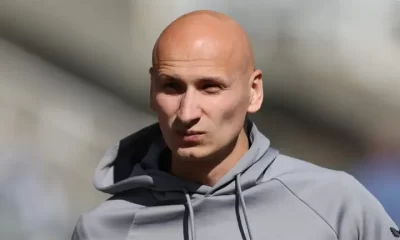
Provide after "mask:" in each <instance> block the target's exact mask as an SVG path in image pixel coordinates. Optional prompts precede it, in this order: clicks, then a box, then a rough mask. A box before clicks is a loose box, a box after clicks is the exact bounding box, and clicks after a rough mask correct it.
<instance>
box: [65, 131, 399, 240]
mask: <svg viewBox="0 0 400 240" xmlns="http://www.w3.org/2000/svg"><path fill="white" fill-rule="evenodd" d="M248 135H249V139H250V142H251V147H250V149H249V151H248V152H247V153H246V154H245V156H244V157H243V158H242V159H241V160H240V161H239V163H238V164H237V165H236V166H235V167H234V168H233V169H231V170H230V171H229V172H228V173H227V174H226V175H225V176H224V177H223V178H222V179H221V180H220V181H219V182H218V183H217V184H216V185H215V186H213V187H211V186H206V185H200V184H196V183H192V182H187V181H185V180H182V179H179V178H177V177H175V176H173V175H171V174H169V173H168V171H167V169H166V168H167V167H168V166H167V165H168V164H165V162H167V161H168V159H169V158H168V157H164V156H165V155H167V153H168V150H167V148H166V145H165V143H164V141H163V138H162V135H161V132H160V129H159V126H158V124H153V125H151V126H149V127H146V128H144V129H142V130H141V131H139V132H137V133H134V134H132V135H130V136H128V137H127V138H125V139H123V140H121V141H120V142H119V143H118V144H117V145H116V146H115V147H113V148H111V149H110V150H109V151H108V152H107V153H106V155H105V156H104V158H103V159H102V160H101V161H100V163H99V166H98V167H97V169H96V173H95V178H94V185H95V187H96V188H97V189H98V190H100V191H102V192H105V193H109V194H112V197H111V198H110V199H108V200H107V201H105V202H104V203H102V204H101V205H100V206H98V207H97V208H95V209H94V210H91V211H89V212H87V213H85V214H82V216H81V217H80V218H79V220H78V223H77V225H76V227H75V230H74V233H73V236H72V240H103V239H104V240H106V239H107V240H136V239H140V240H160V239H171V240H172V239H173V240H179V239H185V240H189V239H190V240H195V239H198V240H205V239H207V240H209V239H218V240H225V239H226V240H228V239H229V240H239V239H241V240H242V239H253V240H261V239H264V240H265V239H271V240H272V239H274V240H275V239H279V240H293V239H297V240H313V239H315V240H317V239H318V240H322V239H324V240H328V239H329V240H333V239H336V240H337V239H343V240H390V239H393V240H395V239H400V238H399V237H400V233H399V232H398V230H399V229H398V227H397V226H395V223H394V222H393V221H392V220H391V218H390V217H389V216H388V215H387V213H386V212H385V210H384V208H383V207H382V206H381V204H380V203H379V202H378V201H377V200H376V199H375V198H374V197H373V196H372V195H371V194H370V193H369V192H368V191H367V190H366V189H365V188H364V187H363V186H362V185H361V184H359V182H357V181H356V180H355V179H354V178H353V177H351V176H350V175H348V174H346V173H344V172H341V171H334V170H329V169H326V168H322V167H319V166H316V165H313V164H311V163H307V162H305V161H302V160H298V159H294V158H291V157H288V156H284V155H281V154H279V153H278V151H276V150H274V149H273V148H270V141H269V140H268V139H267V138H266V137H265V136H264V135H263V134H261V133H260V132H259V131H258V130H257V128H256V126H255V125H254V124H249V129H248ZM393 191H397V190H395V189H393Z"/></svg>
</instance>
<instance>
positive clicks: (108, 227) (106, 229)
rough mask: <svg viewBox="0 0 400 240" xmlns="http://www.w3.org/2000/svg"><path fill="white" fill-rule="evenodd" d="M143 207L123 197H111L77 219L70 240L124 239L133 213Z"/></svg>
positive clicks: (132, 218) (133, 215)
mask: <svg viewBox="0 0 400 240" xmlns="http://www.w3.org/2000/svg"><path fill="white" fill-rule="evenodd" d="M143 207H144V205H141V204H138V203H134V202H133V201H130V200H129V199H126V198H125V197H112V198H110V199H109V200H107V201H105V202H103V203H101V204H100V205H99V206H97V207H96V208H94V209H92V210H90V211H88V212H85V213H83V214H82V215H81V216H80V217H79V219H78V221H77V223H76V226H75V228H74V232H73V236H72V240H94V239H96V240H102V239H104V240H106V239H125V238H126V236H127V235H128V231H129V229H130V227H131V224H132V222H133V220H134V217H135V213H136V212H137V211H138V210H139V209H140V208H143Z"/></svg>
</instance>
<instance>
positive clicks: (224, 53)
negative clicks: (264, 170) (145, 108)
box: [150, 11, 263, 169]
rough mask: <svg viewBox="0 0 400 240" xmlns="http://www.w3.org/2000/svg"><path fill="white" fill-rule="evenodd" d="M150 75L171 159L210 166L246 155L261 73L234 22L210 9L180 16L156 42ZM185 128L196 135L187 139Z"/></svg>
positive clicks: (154, 106)
mask: <svg viewBox="0 0 400 240" xmlns="http://www.w3.org/2000/svg"><path fill="white" fill-rule="evenodd" d="M150 74H151V85H150V86H151V87H150V104H151V108H152V109H153V110H154V111H155V112H156V113H157V116H158V122H159V125H160V128H161V131H162V133H163V137H164V140H165V142H166V143H167V145H168V147H169V148H170V149H171V150H172V153H173V154H172V155H173V157H172V158H173V159H181V160H182V159H186V160H188V159H192V160H193V159H203V160H207V159H208V160H210V161H211V162H213V161H212V159H214V158H215V160H217V161H220V160H221V159H223V158H224V157H225V154H229V155H231V153H232V152H237V153H232V154H233V155H235V154H238V155H240V154H242V153H243V152H241V151H247V144H248V141H247V135H246V131H245V130H244V127H243V125H244V123H245V119H246V116H247V114H248V113H254V112H257V111H258V110H259V109H260V107H261V104H262V100H263V88H262V72H261V71H260V70H255V69H254V57H253V52H252V49H251V45H250V41H249V39H248V37H247V34H246V32H245V31H244V30H243V28H242V27H241V26H240V25H239V24H238V23H237V22H235V21H234V20H232V19H231V18H230V17H228V16H226V15H224V14H221V13H217V12H213V11H196V12H191V13H188V14H186V15H183V16H181V17H180V18H178V19H176V20H175V21H174V22H173V23H171V24H170V25H169V26H168V27H167V28H166V29H165V30H164V31H163V32H162V33H161V35H160V37H159V39H158V40H157V43H156V44H155V46H154V51H153V67H152V68H151V69H150ZM187 130H190V131H194V132H200V133H201V134H198V135H197V134H196V135H197V136H193V139H191V140H190V139H188V138H187V137H182V136H183V135H182V132H185V131H187ZM200 135H201V136H200ZM233 148H235V149H236V150H234V149H233ZM233 155H232V156H233ZM177 161H178V162H179V161H180V160H177ZM183 169H186V168H185V167H184V168H183ZM195 169H197V167H195Z"/></svg>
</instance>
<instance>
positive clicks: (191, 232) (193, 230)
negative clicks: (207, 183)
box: [183, 174, 253, 240]
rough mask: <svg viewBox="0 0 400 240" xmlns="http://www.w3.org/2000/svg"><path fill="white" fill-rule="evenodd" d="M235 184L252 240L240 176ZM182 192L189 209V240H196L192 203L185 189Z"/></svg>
mask: <svg viewBox="0 0 400 240" xmlns="http://www.w3.org/2000/svg"><path fill="white" fill-rule="evenodd" d="M235 182H236V191H237V193H238V195H239V202H240V205H241V206H242V209H243V215H244V220H245V223H246V227H247V232H248V234H249V240H253V234H252V232H251V229H250V224H249V218H248V216H247V208H246V202H245V201H244V197H243V192H242V187H241V186H240V174H238V175H236V178H235ZM183 192H184V193H185V198H186V203H187V206H188V209H189V219H190V235H191V240H196V229H195V225H194V211H193V206H192V201H191V200H190V195H189V193H188V191H187V190H186V189H183Z"/></svg>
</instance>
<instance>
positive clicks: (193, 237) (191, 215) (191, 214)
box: [183, 189, 196, 240]
mask: <svg viewBox="0 0 400 240" xmlns="http://www.w3.org/2000/svg"><path fill="white" fill-rule="evenodd" d="M183 191H184V193H185V198H186V203H187V205H188V209H189V218H190V235H191V240H196V229H195V225H194V211H193V206H192V201H191V200H190V195H189V193H188V191H187V190H186V189H183Z"/></svg>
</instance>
